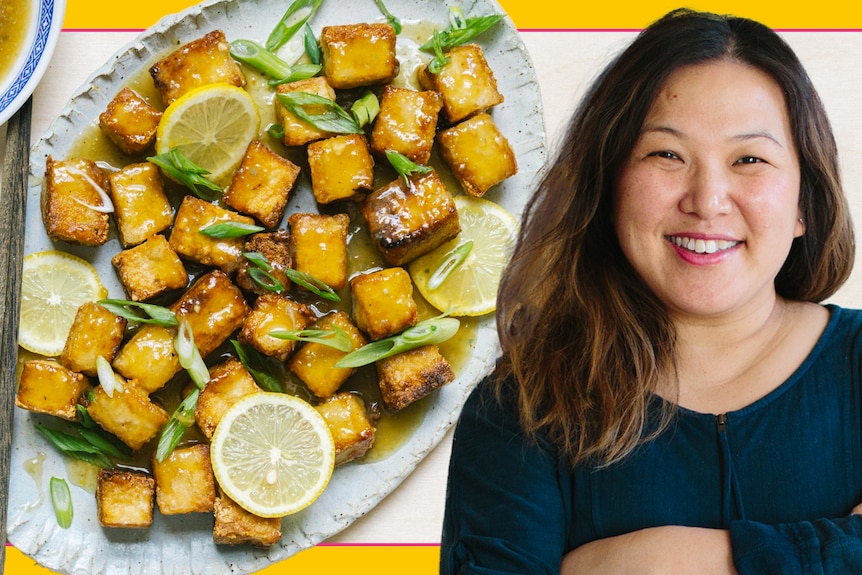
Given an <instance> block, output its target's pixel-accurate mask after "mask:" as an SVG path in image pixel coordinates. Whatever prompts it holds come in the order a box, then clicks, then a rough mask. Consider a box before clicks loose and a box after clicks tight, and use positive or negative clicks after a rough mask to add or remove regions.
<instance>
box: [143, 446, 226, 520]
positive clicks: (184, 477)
mask: <svg viewBox="0 0 862 575" xmlns="http://www.w3.org/2000/svg"><path fill="white" fill-rule="evenodd" d="M153 476H154V477H155V480H156V504H157V505H158V506H159V511H160V512H161V513H162V514H163V515H179V514H182V513H205V512H209V511H212V510H213V504H214V503H215V498H216V488H215V478H214V477H213V469H212V463H211V462H210V448H209V445H207V444H205V443H198V444H196V445H192V446H189V447H178V448H176V449H174V450H173V451H172V452H171V454H170V455H169V456H168V457H166V458H165V460H164V461H161V462H160V461H157V460H156V458H155V457H154V458H153Z"/></svg>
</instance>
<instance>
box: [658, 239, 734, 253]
mask: <svg viewBox="0 0 862 575" xmlns="http://www.w3.org/2000/svg"><path fill="white" fill-rule="evenodd" d="M670 241H672V242H673V243H674V244H675V245H677V246H679V247H681V248H683V249H686V250H689V251H692V252H694V253H697V254H714V253H715V252H720V251H723V250H726V249H729V248H732V247H733V246H735V245H736V244H738V243H739V242H734V241H730V240H703V239H699V238H698V239H695V238H683V237H679V236H671V237H670Z"/></svg>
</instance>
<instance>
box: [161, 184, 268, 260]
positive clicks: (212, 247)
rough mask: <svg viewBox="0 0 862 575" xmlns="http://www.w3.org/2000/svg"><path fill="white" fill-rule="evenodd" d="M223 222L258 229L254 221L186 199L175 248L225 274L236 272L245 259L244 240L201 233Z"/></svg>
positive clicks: (176, 226)
mask: <svg viewBox="0 0 862 575" xmlns="http://www.w3.org/2000/svg"><path fill="white" fill-rule="evenodd" d="M220 222H239V223H243V224H249V225H254V223H255V222H254V219H253V218H250V217H248V216H243V215H242V214H238V213H236V212H234V211H232V210H228V209H225V208H223V207H221V206H217V205H215V204H211V203H209V202H206V201H204V200H201V199H200V198H196V197H195V196H186V197H185V198H184V199H183V202H182V203H181V204H180V207H179V209H178V210H177V217H176V220H175V221H174V227H173V229H172V230H171V236H170V240H169V241H170V244H171V248H173V250H174V251H175V252H177V254H178V255H179V256H180V257H185V258H188V259H190V260H193V261H196V262H198V263H200V264H203V265H205V266H212V267H217V268H219V269H220V270H222V271H223V272H225V273H228V274H231V273H233V272H234V271H236V268H237V266H238V265H239V262H240V259H241V258H242V244H243V238H213V237H209V236H206V235H204V234H202V233H201V230H202V229H204V228H206V227H209V226H211V225H213V224H217V223H220Z"/></svg>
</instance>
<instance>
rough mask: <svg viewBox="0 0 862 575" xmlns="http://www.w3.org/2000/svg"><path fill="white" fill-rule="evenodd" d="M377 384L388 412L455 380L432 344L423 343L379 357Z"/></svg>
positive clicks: (402, 407) (453, 373) (401, 407)
mask: <svg viewBox="0 0 862 575" xmlns="http://www.w3.org/2000/svg"><path fill="white" fill-rule="evenodd" d="M376 364H377V376H378V381H377V384H378V386H379V387H380V394H381V396H382V397H383V403H384V404H386V407H387V408H388V409H390V410H391V411H398V410H400V409H404V408H405V407H407V406H408V405H410V404H411V403H413V402H414V401H416V400H418V399H421V398H423V397H425V396H426V395H428V394H429V393H431V392H432V391H434V390H435V389H437V388H438V387H440V386H442V385H445V384H447V383H449V382H450V381H452V380H453V379H455V372H453V371H452V367H451V366H450V365H449V362H448V361H446V358H445V357H443V356H442V355H440V350H439V349H438V348H437V346H436V345H426V346H423V347H418V348H416V349H411V350H409V351H404V352H401V353H399V354H396V355H393V356H391V357H387V358H385V359H381V360H379V361H377V362H376Z"/></svg>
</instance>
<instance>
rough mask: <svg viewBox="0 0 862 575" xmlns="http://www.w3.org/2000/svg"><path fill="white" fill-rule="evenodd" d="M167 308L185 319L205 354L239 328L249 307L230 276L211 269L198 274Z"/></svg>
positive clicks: (214, 348)
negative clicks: (190, 284) (193, 281)
mask: <svg viewBox="0 0 862 575" xmlns="http://www.w3.org/2000/svg"><path fill="white" fill-rule="evenodd" d="M171 310H173V311H174V313H176V314H177V317H179V318H185V319H187V320H188V322H189V325H190V326H191V328H192V334H194V338H195V345H196V346H197V348H198V350H199V351H200V352H201V356H202V357H206V356H208V355H209V354H211V353H212V352H214V351H215V350H216V348H217V347H218V346H220V345H221V344H222V343H224V342H225V341H226V340H227V338H228V337H230V335H231V334H232V333H233V332H235V331H236V330H237V329H239V327H240V326H241V325H242V321H243V319H244V318H245V317H246V316H247V315H248V313H249V311H250V308H249V306H248V303H246V301H245V298H244V297H243V295H242V292H241V291H240V290H239V288H238V287H236V286H235V285H234V284H233V282H231V281H230V278H229V277H227V275H225V274H224V273H222V272H220V271H218V270H214V271H211V272H209V273H207V274H205V275H203V276H201V277H200V278H198V279H197V281H195V283H194V284H192V286H191V287H190V288H189V290H188V291H187V292H186V293H185V294H184V295H183V297H182V298H180V300H179V301H178V302H177V303H175V304H174V305H172V306H171Z"/></svg>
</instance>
